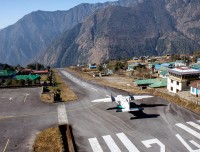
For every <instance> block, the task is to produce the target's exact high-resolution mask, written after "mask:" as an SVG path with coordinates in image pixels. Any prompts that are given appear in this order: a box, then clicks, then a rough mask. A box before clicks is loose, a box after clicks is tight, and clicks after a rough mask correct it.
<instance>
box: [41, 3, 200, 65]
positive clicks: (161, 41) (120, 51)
mask: <svg viewBox="0 0 200 152" xmlns="http://www.w3.org/2000/svg"><path fill="white" fill-rule="evenodd" d="M139 2H140V3H138V5H131V6H134V7H126V6H125V7H122V6H109V7H107V8H105V9H103V10H99V11H97V12H95V13H93V14H92V15H90V16H89V17H87V18H86V19H85V20H84V22H83V23H82V24H81V26H80V32H79V34H78V35H77V37H76V38H75V39H74V42H73V43H76V44H77V45H78V48H77V46H76V48H77V49H75V50H74V49H72V52H74V56H76V61H75V62H73V61H72V60H71V58H68V57H67V55H66V54H64V53H63V54H62V59H61V60H66V61H65V64H63V62H60V59H58V60H56V62H54V61H52V59H51V54H54V50H55V52H57V53H58V52H59V50H62V52H65V51H64V49H66V50H67V51H66V52H69V48H63V47H62V45H63V43H61V44H60V45H59V44H58V43H59V41H57V42H58V43H57V44H56V46H57V47H55V46H54V45H51V46H49V47H48V49H47V50H46V51H45V53H44V54H45V56H46V57H47V56H48V57H47V58H48V60H43V58H41V59H40V60H39V61H40V62H43V63H44V64H50V65H52V66H56V67H59V66H61V67H64V66H69V65H70V64H71V63H73V64H78V63H82V62H83V61H84V62H87V63H101V62H104V61H106V60H108V59H110V58H120V57H130V56H140V55H163V54H172V53H192V52H193V51H196V50H199V49H200V45H199V42H198V41H195V40H193V39H191V38H190V37H188V36H187V34H184V32H183V31H181V30H179V29H178V28H177V25H178V24H177V19H176V18H174V17H173V16H172V15H171V14H172V13H173V12H170V11H169V10H168V9H170V8H169V7H168V9H167V7H166V5H169V3H167V2H166V1H165V0H160V1H156V0H143V1H139ZM186 7H187V6H186ZM72 31H73V30H72ZM65 36H66V35H65ZM65 36H64V35H62V38H61V39H62V42H64V41H65V40H64V39H63V38H68V37H67V36H66V37H65ZM69 36H70V35H69ZM199 36H200V35H199ZM69 47H70V45H69ZM52 48H53V49H52ZM54 55H55V54H54ZM51 61H52V62H51ZM68 62H69V63H70V64H68Z"/></svg>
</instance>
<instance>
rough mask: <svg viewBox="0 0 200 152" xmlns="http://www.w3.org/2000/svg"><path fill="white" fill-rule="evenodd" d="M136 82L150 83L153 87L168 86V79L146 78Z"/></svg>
mask: <svg viewBox="0 0 200 152" xmlns="http://www.w3.org/2000/svg"><path fill="white" fill-rule="evenodd" d="M135 83H136V84H137V85H149V87H152V88H159V87H166V86H167V79H166V78H162V79H145V80H136V81H135Z"/></svg>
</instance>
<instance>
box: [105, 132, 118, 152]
mask: <svg viewBox="0 0 200 152" xmlns="http://www.w3.org/2000/svg"><path fill="white" fill-rule="evenodd" d="M103 139H104V141H105V142H106V144H107V145H108V147H109V149H110V151H111V152H121V150H120V149H119V147H118V146H117V145H116V143H115V141H114V140H113V139H112V137H111V136H110V135H107V136H103Z"/></svg>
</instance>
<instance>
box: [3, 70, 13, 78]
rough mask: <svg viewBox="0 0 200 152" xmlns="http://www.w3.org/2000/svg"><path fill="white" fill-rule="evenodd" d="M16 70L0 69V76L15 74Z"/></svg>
mask: <svg viewBox="0 0 200 152" xmlns="http://www.w3.org/2000/svg"><path fill="white" fill-rule="evenodd" d="M15 74H16V72H15V71H9V70H0V76H1V77H7V76H12V75H15Z"/></svg>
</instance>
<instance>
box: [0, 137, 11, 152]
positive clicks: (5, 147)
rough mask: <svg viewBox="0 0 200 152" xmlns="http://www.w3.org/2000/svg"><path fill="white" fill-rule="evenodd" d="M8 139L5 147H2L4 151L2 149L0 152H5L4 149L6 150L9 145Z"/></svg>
mask: <svg viewBox="0 0 200 152" xmlns="http://www.w3.org/2000/svg"><path fill="white" fill-rule="evenodd" d="M9 141H10V140H9V139H8V140H7V142H6V145H5V147H4V149H3V151H2V152H5V151H6V149H7V147H8V143H9Z"/></svg>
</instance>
